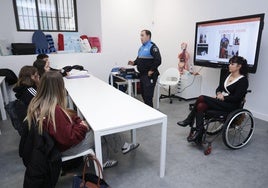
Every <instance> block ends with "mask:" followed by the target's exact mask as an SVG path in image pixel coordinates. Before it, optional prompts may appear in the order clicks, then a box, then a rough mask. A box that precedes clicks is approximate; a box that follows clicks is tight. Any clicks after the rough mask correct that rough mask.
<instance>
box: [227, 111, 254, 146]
mask: <svg viewBox="0 0 268 188" xmlns="http://www.w3.org/2000/svg"><path fill="white" fill-rule="evenodd" d="M254 127H255V126H254V120H253V115H252V114H251V112H250V111H248V110H246V109H238V110H235V111H233V112H231V113H230V114H229V115H228V117H227V119H226V121H225V123H224V126H223V132H222V138H223V142H224V144H225V145H226V146H227V147H229V148H231V149H240V148H242V147H243V146H245V145H246V144H247V143H248V142H249V140H250V139H251V137H252V135H253V132H254Z"/></svg>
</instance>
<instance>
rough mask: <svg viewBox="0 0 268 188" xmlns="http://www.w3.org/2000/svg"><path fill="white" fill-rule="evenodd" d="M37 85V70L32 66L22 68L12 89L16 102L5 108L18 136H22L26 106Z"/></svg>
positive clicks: (34, 93)
mask: <svg viewBox="0 0 268 188" xmlns="http://www.w3.org/2000/svg"><path fill="white" fill-rule="evenodd" d="M38 83H39V74H38V72H37V69H36V68H35V67H33V66H24V67H22V68H21V70H20V72H19V78H18V81H17V83H16V84H15V87H14V88H13V91H14V92H15V97H16V98H17V100H15V101H12V102H10V103H9V104H8V105H7V106H6V110H7V112H8V114H9V116H10V119H11V122H12V125H13V127H14V128H15V129H16V130H17V131H18V133H19V134H20V135H21V134H22V124H23V120H24V119H25V117H26V114H27V108H28V105H29V103H30V101H31V100H32V98H33V97H34V96H35V95H36V89H37V86H38Z"/></svg>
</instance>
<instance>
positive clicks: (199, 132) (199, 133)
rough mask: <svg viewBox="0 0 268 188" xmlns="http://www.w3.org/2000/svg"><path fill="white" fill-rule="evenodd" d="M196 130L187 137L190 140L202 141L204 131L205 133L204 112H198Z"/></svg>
mask: <svg viewBox="0 0 268 188" xmlns="http://www.w3.org/2000/svg"><path fill="white" fill-rule="evenodd" d="M195 117H196V131H195V132H194V134H193V135H192V136H191V137H189V138H187V140H188V142H193V141H197V140H198V141H200V140H202V137H203V133H204V113H202V112H200V113H196V116H195Z"/></svg>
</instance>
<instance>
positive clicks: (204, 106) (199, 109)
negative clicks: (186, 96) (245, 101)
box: [193, 95, 238, 129]
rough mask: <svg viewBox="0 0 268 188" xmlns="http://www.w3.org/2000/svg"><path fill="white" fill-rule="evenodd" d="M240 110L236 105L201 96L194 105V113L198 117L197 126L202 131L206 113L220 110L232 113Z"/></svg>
mask: <svg viewBox="0 0 268 188" xmlns="http://www.w3.org/2000/svg"><path fill="white" fill-rule="evenodd" d="M237 108H238V105H237V104H236V103H227V102H224V101H221V100H218V99H216V98H213V97H209V96H205V95H201V96H199V97H198V99H197V100H196V102H195V105H194V109H193V110H194V113H195V116H196V126H197V128H199V129H202V128H203V126H204V121H203V119H204V113H205V112H206V111H207V110H218V111H225V112H231V111H233V110H235V109H237Z"/></svg>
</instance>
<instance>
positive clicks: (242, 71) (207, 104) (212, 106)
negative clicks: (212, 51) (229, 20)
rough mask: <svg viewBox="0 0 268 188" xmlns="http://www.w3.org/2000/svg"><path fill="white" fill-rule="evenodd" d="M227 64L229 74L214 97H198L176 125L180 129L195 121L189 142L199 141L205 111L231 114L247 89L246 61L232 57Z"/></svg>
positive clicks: (237, 106)
mask: <svg viewBox="0 0 268 188" xmlns="http://www.w3.org/2000/svg"><path fill="white" fill-rule="evenodd" d="M229 63H230V64H229V72H230V74H229V75H228V76H227V78H226V79H225V80H223V81H222V82H221V83H220V84H219V86H218V88H217V89H216V97H208V96H203V95H201V96H199V97H198V99H197V100H196V102H195V105H194V108H193V109H192V111H191V112H190V114H189V115H188V117H187V118H186V119H185V120H184V121H179V122H178V123H177V124H178V125H180V126H182V127H186V126H187V125H190V126H192V125H193V124H194V119H196V132H195V133H194V134H193V135H190V136H189V137H188V138H187V140H188V141H189V142H192V141H200V139H201V138H202V135H203V132H204V113H205V112H206V111H207V110H219V111H226V112H231V111H233V110H235V109H237V108H239V107H240V104H241V102H242V100H243V99H244V97H245V95H246V93H247V89H248V65H247V60H246V59H244V58H243V57H241V56H233V57H232V58H231V59H230V60H229Z"/></svg>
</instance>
